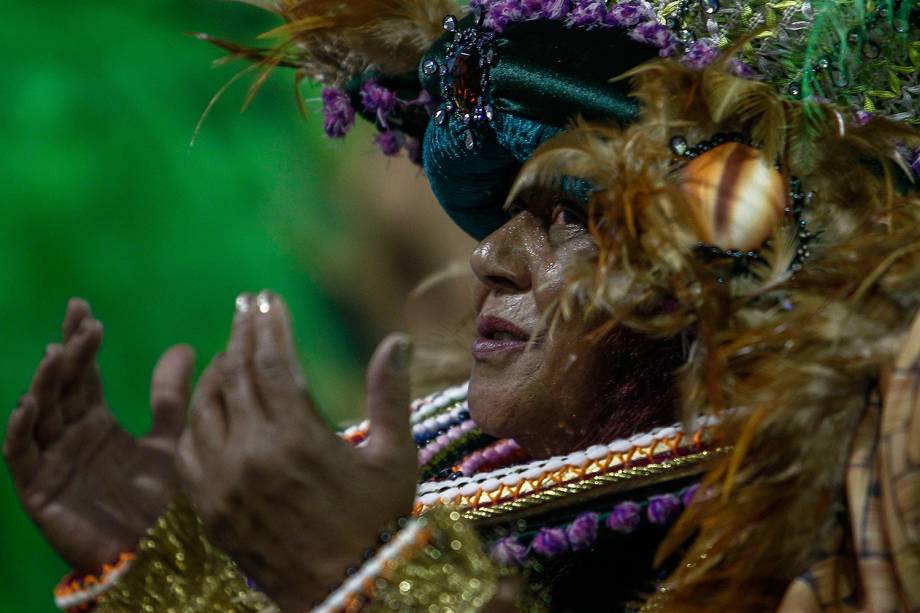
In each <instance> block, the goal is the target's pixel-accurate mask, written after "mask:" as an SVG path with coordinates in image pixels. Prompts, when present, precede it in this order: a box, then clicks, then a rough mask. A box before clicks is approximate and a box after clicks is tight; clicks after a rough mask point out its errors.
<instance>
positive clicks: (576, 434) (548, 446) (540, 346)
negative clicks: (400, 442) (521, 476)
mask: <svg viewBox="0 0 920 613" xmlns="http://www.w3.org/2000/svg"><path fill="white" fill-rule="evenodd" d="M513 212H515V215H514V216H513V217H512V218H511V220H509V221H508V222H507V223H505V225H503V226H502V227H501V228H499V229H498V230H496V231H495V232H494V233H492V234H491V235H490V236H488V237H486V238H485V239H484V240H483V241H482V242H481V243H480V244H479V246H478V247H477V248H476V250H475V251H474V252H473V255H472V257H471V259H470V264H471V267H472V269H473V272H474V274H475V276H476V280H477V283H476V286H475V295H474V297H475V305H476V312H477V315H478V317H479V319H480V321H481V320H483V318H494V317H498V318H501V319H503V320H506V321H509V322H510V323H512V324H514V325H515V326H516V327H517V328H519V329H520V330H522V331H523V332H524V333H525V334H526V339H524V340H526V341H527V342H518V343H505V344H504V345H505V347H504V348H503V350H500V351H495V352H486V353H484V354H482V355H477V352H476V351H475V345H474V352H473V353H474V358H475V361H474V365H473V370H472V375H471V379H470V388H469V403H470V412H471V414H472V416H473V419H475V420H476V422H477V423H478V424H479V426H480V427H481V428H482V429H483V431H485V432H487V433H489V434H491V435H493V436H496V437H508V438H513V439H514V440H515V441H517V442H518V443H519V444H520V445H521V447H523V448H524V449H525V450H526V451H527V452H528V453H529V454H530V455H531V456H533V457H546V456H550V455H555V454H561V453H568V452H570V451H572V450H574V449H577V448H580V447H583V446H587V445H589V444H592V443H599V442H608V441H609V440H612V439H613V438H615V437H621V436H627V435H629V434H632V433H633V432H636V431H638V430H641V429H646V428H651V427H653V426H654V425H656V424H657V423H660V422H662V421H666V420H669V419H672V418H673V412H674V406H675V405H674V399H673V395H672V393H673V388H672V383H671V380H670V372H671V369H670V368H669V366H671V365H672V362H673V363H674V365H676V362H674V360H675V358H678V356H677V355H676V354H675V351H674V349H673V346H674V343H673V342H670V341H651V340H650V339H647V338H644V337H641V336H640V335H638V334H636V333H633V332H629V331H627V330H625V329H616V330H615V331H614V332H613V333H612V334H610V335H608V336H607V337H606V338H604V339H601V340H600V341H599V340H598V339H597V338H596V336H597V335H596V334H592V332H593V331H594V330H596V328H597V324H598V322H596V321H591V320H590V319H588V318H586V317H582V316H581V315H579V314H573V315H572V316H570V317H568V318H561V317H560V318H558V320H556V321H555V323H554V320H553V315H554V313H556V310H555V309H556V305H557V303H558V301H559V298H560V296H561V294H562V292H563V290H564V287H565V283H566V274H567V271H569V270H570V268H571V266H572V265H574V264H576V263H578V262H579V261H584V260H590V259H591V258H592V257H594V256H595V255H596V254H597V247H596V245H595V243H594V240H593V238H592V237H591V234H590V233H589V232H588V230H587V227H586V221H585V219H584V217H583V213H582V212H581V207H580V206H579V205H578V204H576V203H573V202H571V201H569V200H567V199H566V197H565V196H564V195H561V194H558V193H554V192H550V191H541V192H537V193H532V194H530V195H525V196H524V197H523V198H521V199H519V200H518V201H517V203H516V206H515V210H514V211H513ZM599 392H604V393H605V394H606V397H605V398H599V397H598V393H599ZM608 392H609V393H608Z"/></svg>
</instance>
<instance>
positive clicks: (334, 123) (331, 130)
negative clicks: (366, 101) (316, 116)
mask: <svg viewBox="0 0 920 613" xmlns="http://www.w3.org/2000/svg"><path fill="white" fill-rule="evenodd" d="M353 125H355V109H354V108H353V107H352V106H351V101H350V100H349V99H348V95H347V94H346V93H345V92H343V91H342V90H340V89H338V88H336V87H326V88H324V89H323V129H325V130H326V135H328V136H329V138H342V137H343V136H345V135H346V134H348V131H349V130H351V127H352V126H353Z"/></svg>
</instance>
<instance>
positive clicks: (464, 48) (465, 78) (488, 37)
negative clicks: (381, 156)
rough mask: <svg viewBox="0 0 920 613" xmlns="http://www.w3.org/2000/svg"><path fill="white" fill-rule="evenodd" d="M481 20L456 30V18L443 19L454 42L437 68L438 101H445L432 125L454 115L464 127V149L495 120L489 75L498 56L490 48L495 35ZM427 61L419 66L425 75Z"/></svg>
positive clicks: (446, 29)
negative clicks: (439, 84)
mask: <svg viewBox="0 0 920 613" xmlns="http://www.w3.org/2000/svg"><path fill="white" fill-rule="evenodd" d="M482 20H483V17H482V15H480V17H479V20H478V22H477V23H476V25H475V26H473V27H471V28H467V29H464V30H463V31H459V30H458V29H457V28H458V22H457V18H456V17H454V16H453V15H448V16H447V17H445V18H444V30H445V31H446V32H451V33H453V35H454V41H453V43H452V44H451V45H450V47H449V48H448V50H447V54H446V56H445V60H444V62H443V63H441V64H439V65H438V69H437V70H438V72H439V73H440V75H441V98H442V99H443V100H444V101H445V102H444V105H443V107H442V108H440V109H438V111H437V112H436V113H435V117H434V118H435V123H436V124H437V125H439V126H443V125H446V124H447V122H448V120H449V119H450V116H451V115H457V117H458V119H459V120H460V121H461V122H462V123H463V125H464V128H465V129H464V130H463V133H462V138H463V146H464V147H466V149H467V150H472V149H475V148H476V143H477V142H478V139H477V135H476V132H478V131H479V130H480V129H481V128H483V127H484V124H486V123H487V122H490V121H492V120H493V119H494V118H495V109H494V107H493V106H492V104H491V100H490V99H489V98H490V96H489V90H490V88H489V83H490V81H489V76H490V75H489V73H490V69H491V67H492V66H493V65H494V64H495V62H496V61H497V60H498V54H497V52H496V50H495V48H494V46H493V41H494V39H495V33H494V32H492V31H490V30H486V29H484V28H483V27H482ZM428 61H431V62H434V60H428ZM428 61H426V62H425V64H423V71H425V73H426V74H428V72H427V70H428ZM432 74H433V73H432Z"/></svg>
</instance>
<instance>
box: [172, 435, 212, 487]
mask: <svg viewBox="0 0 920 613" xmlns="http://www.w3.org/2000/svg"><path fill="white" fill-rule="evenodd" d="M176 473H177V474H178V475H179V481H180V482H181V488H182V489H183V490H184V491H185V492H186V493H187V494H188V495H189V497H190V498H191V499H192V501H193V502H195V495H194V494H195V493H196V492H198V491H200V486H201V483H202V480H203V479H204V475H205V473H204V469H203V468H202V466H201V461H200V460H199V458H198V449H197V447H196V445H195V440H194V438H193V436H192V429H191V428H187V429H186V430H185V432H183V433H182V436H181V437H179V445H178V447H176Z"/></svg>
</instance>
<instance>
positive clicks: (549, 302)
mask: <svg viewBox="0 0 920 613" xmlns="http://www.w3.org/2000/svg"><path fill="white" fill-rule="evenodd" d="M596 256H597V246H596V245H595V244H594V239H592V238H591V235H590V234H587V233H585V234H582V235H579V236H577V237H575V238H572V239H570V240H568V241H566V242H565V243H564V244H562V245H558V246H556V247H552V248H550V249H546V250H545V251H544V253H543V256H542V257H541V258H540V263H539V265H538V266H536V267H535V268H534V270H533V287H534V295H535V299H536V302H537V309H538V310H539V311H540V312H541V313H546V311H547V310H549V309H552V308H554V305H556V304H558V302H559V300H560V299H561V298H562V297H563V293H564V291H565V287H566V280H567V279H568V278H569V276H570V274H571V273H572V268H573V265H575V264H576V263H579V262H584V261H590V260H591V259H593V258H595V257H596Z"/></svg>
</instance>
